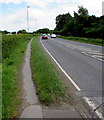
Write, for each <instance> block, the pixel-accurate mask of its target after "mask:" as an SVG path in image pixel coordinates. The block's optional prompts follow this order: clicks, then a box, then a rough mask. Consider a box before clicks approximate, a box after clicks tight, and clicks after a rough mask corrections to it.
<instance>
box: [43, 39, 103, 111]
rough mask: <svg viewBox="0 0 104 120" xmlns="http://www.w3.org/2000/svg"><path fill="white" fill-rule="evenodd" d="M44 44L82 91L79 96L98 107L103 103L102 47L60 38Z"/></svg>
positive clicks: (49, 40)
mask: <svg viewBox="0 0 104 120" xmlns="http://www.w3.org/2000/svg"><path fill="white" fill-rule="evenodd" d="M42 44H43V45H44V46H45V47H46V49H47V50H48V51H49V52H50V53H51V54H52V56H53V57H54V58H55V59H56V60H57V62H58V63H59V64H60V65H61V67H62V68H63V69H64V70H65V72H66V73H67V74H68V75H69V76H70V77H71V79H72V80H73V81H74V82H75V83H76V84H77V86H78V87H79V88H80V89H81V91H80V92H78V93H77V94H78V95H79V96H82V97H89V98H90V99H91V100H92V101H93V103H94V104H95V106H96V107H98V106H99V105H100V104H101V103H102V63H103V62H104V58H103V57H104V54H102V47H101V46H97V45H91V44H86V43H80V42H75V41H69V40H63V39H60V38H49V39H48V40H42ZM99 110H100V109H99ZM100 111H101V110H100Z"/></svg>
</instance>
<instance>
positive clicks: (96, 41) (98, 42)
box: [58, 36, 104, 46]
mask: <svg viewBox="0 0 104 120" xmlns="http://www.w3.org/2000/svg"><path fill="white" fill-rule="evenodd" d="M58 37H59V38H63V39H67V40H72V41H78V42H84V43H90V44H95V45H101V46H104V39H98V38H96V39H95V38H83V37H73V36H58Z"/></svg>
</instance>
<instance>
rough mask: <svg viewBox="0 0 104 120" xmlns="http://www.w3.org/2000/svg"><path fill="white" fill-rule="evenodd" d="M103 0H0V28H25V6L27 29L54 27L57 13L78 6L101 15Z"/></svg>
mask: <svg viewBox="0 0 104 120" xmlns="http://www.w3.org/2000/svg"><path fill="white" fill-rule="evenodd" d="M103 1H104V0H0V30H7V31H18V30H20V29H25V30H27V6H30V7H29V8H28V12H29V29H30V31H35V30H37V29H40V28H49V29H54V28H55V18H56V16H58V15H59V14H65V13H68V12H69V13H70V14H71V15H72V16H73V12H74V11H76V12H77V11H78V6H81V5H83V7H85V8H87V9H88V12H89V15H95V16H97V17H99V16H101V15H102V2H103Z"/></svg>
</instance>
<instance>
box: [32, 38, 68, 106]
mask: <svg viewBox="0 0 104 120" xmlns="http://www.w3.org/2000/svg"><path fill="white" fill-rule="evenodd" d="M31 66H32V73H33V79H34V81H35V84H36V87H37V94H38V95H39V99H40V101H41V102H43V103H44V104H45V105H49V104H51V103H56V102H57V103H58V102H62V101H64V100H66V99H67V92H66V87H65V86H64V84H63V83H62V81H61V80H60V77H59V74H58V72H57V71H56V70H55V67H54V65H53V64H51V62H50V60H49V58H48V57H47V55H46V54H44V51H43V49H42V48H41V46H40V43H39V37H36V38H34V39H33V41H32V56H31Z"/></svg>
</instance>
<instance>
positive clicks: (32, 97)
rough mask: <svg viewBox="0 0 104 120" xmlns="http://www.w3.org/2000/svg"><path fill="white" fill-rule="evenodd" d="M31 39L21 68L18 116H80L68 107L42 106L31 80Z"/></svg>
mask: <svg viewBox="0 0 104 120" xmlns="http://www.w3.org/2000/svg"><path fill="white" fill-rule="evenodd" d="M32 40H33V39H31V41H30V42H29V43H28V46H27V49H26V52H25V57H24V61H23V65H22V69H21V71H20V72H21V78H22V85H21V88H22V95H21V97H22V105H21V106H22V107H21V111H22V113H21V115H20V118H43V119H44V118H82V116H81V114H80V113H79V112H78V111H77V110H76V109H74V108H73V107H70V109H64V110H60V109H46V108H43V107H42V105H41V104H40V102H39V99H38V96H37V95H36V89H35V85H34V83H33V80H32V72H31V68H30V57H31V42H32Z"/></svg>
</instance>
